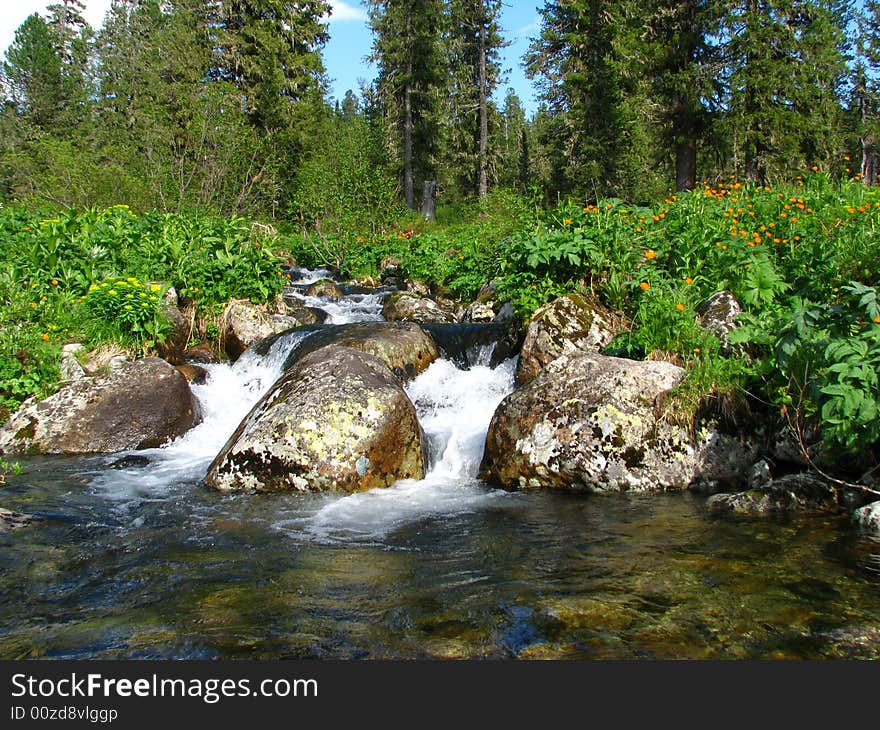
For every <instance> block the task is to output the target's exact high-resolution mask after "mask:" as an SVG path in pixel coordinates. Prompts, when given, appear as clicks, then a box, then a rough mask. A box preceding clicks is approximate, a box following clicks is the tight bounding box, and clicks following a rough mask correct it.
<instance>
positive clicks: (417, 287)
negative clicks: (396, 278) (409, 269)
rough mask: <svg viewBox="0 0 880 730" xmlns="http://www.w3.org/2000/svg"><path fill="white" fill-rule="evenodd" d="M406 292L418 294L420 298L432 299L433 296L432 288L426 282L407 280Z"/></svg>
mask: <svg viewBox="0 0 880 730" xmlns="http://www.w3.org/2000/svg"><path fill="white" fill-rule="evenodd" d="M405 286H406V290H407V291H408V292H410V293H412V294H417V295H418V296H420V297H430V296H431V287H429V286H428V285H427V284H426V283H425V282H424V281H418V280H417V279H407V280H406V282H405Z"/></svg>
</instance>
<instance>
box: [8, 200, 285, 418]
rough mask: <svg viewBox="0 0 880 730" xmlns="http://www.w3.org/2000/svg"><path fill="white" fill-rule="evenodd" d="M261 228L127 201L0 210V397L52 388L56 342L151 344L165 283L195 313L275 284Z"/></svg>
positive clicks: (159, 323)
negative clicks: (147, 209) (43, 210)
mask: <svg viewBox="0 0 880 730" xmlns="http://www.w3.org/2000/svg"><path fill="white" fill-rule="evenodd" d="M261 230H262V231H263V232H264V233H266V235H262V234H261V233H260V230H258V227H256V226H253V225H251V224H249V223H247V222H246V221H244V220H243V219H240V218H218V217H213V216H207V215H202V214H198V213H191V214H188V215H171V214H159V213H153V214H149V215H145V216H138V215H135V214H133V213H132V212H131V211H130V210H129V209H128V208H127V207H126V206H114V207H112V208H108V209H105V210H98V209H85V210H67V211H62V212H57V213H55V214H54V215H47V216H45V217H44V216H41V215H39V214H38V213H35V212H30V211H28V210H26V209H25V208H23V207H17V206H13V207H9V208H3V209H0V257H2V259H3V260H4V262H5V267H4V270H3V271H2V272H0V299H2V301H3V306H2V307H0V333H2V334H0V397H2V405H3V406H4V407H6V408H7V409H12V408H14V407H16V406H17V405H18V404H19V403H20V402H21V401H22V400H24V399H25V398H27V397H29V396H30V395H41V396H42V395H47V394H48V393H49V392H51V390H52V389H53V387H54V386H55V384H56V383H57V381H58V358H59V349H60V345H61V344H63V343H64V342H70V341H74V340H80V341H86V342H89V343H92V344H98V343H100V342H103V341H108V340H112V341H115V342H119V343H121V344H124V345H126V346H132V347H137V348H148V347H150V346H151V345H152V344H153V343H154V342H155V341H156V340H157V339H160V338H161V337H162V336H163V335H164V334H165V332H166V327H167V323H166V322H165V318H164V316H163V315H162V310H161V307H160V295H161V293H162V292H163V291H164V290H165V288H166V287H167V286H168V285H173V286H174V287H176V288H177V290H178V292H180V293H181V294H182V295H183V296H184V297H188V298H189V299H191V300H192V301H193V302H194V303H195V304H196V306H197V307H198V308H199V309H200V310H201V313H202V314H203V315H210V314H211V313H213V312H216V311H217V310H218V309H219V308H220V307H221V306H222V305H223V304H224V303H225V302H226V301H227V300H228V299H230V298H248V299H253V300H255V301H266V300H267V299H269V298H270V297H272V296H274V295H275V294H277V293H278V292H280V291H281V288H282V276H281V272H280V270H279V265H278V264H279V262H278V259H277V257H276V256H275V254H274V253H272V247H273V246H274V245H275V244H276V239H275V235H274V233H271V231H269V230H268V229H265V227H263V229H261ZM140 282H150V284H149V285H147V284H141V283H140ZM153 287H159V288H158V290H157V289H154V288H153ZM110 291H114V292H115V294H112V295H111V294H110V293H109V292H110ZM129 295H130V296H129ZM145 304H146V305H147V306H144V305H145Z"/></svg>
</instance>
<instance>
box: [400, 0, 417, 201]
mask: <svg viewBox="0 0 880 730" xmlns="http://www.w3.org/2000/svg"><path fill="white" fill-rule="evenodd" d="M406 36H407V37H406V40H407V43H409V44H410V51H409V56H408V58H407V61H406V82H405V84H404V87H403V112H404V118H403V194H404V197H405V198H406V205H407V207H408V208H409V209H410V210H415V209H416V196H415V190H414V183H413V149H412V138H413V114H412V77H413V58H412V43H413V37H412V36H413V29H412V7H410V8H409V9H408V10H407V14H406Z"/></svg>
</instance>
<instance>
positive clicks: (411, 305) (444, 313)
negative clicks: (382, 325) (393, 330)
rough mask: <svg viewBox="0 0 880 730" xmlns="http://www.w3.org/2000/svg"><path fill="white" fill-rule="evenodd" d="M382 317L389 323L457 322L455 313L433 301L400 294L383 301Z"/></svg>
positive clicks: (414, 295) (404, 293) (417, 296)
mask: <svg viewBox="0 0 880 730" xmlns="http://www.w3.org/2000/svg"><path fill="white" fill-rule="evenodd" d="M382 316H383V317H384V318H385V319H386V320H388V321H389V322H401V321H402V322H444V323H446V324H451V323H453V322H455V321H457V319H458V318H457V317H456V316H455V312H452V311H450V310H449V309H445V308H443V307H441V306H440V305H439V304H438V303H437V302H435V301H434V300H433V299H429V298H428V297H423V296H420V295H418V294H409V293H406V292H401V293H399V294H392V295H391V296H390V297H388V299H386V300H385V304H384V305H383V307H382Z"/></svg>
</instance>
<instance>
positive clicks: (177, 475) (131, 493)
mask: <svg viewBox="0 0 880 730" xmlns="http://www.w3.org/2000/svg"><path fill="white" fill-rule="evenodd" d="M306 334H307V333H304V332H293V333H291V334H289V335H287V336H286V337H282V338H280V339H278V340H277V341H276V342H275V343H273V345H272V347H271V348H270V350H269V352H268V353H267V354H266V355H265V356H262V357H261V356H259V355H256V354H254V353H252V352H250V351H247V352H245V353H244V354H243V355H242V356H241V357H240V358H239V359H238V361H236V363H235V364H234V365H233V366H231V367H230V366H229V365H226V364H209V365H205V366H204V368H205V369H206V370H207V371H208V377H207V380H206V382H205V383H204V384H202V385H195V384H192V385H191V389H192V392H193V395H194V396H195V397H196V399H197V400H198V401H199V405H200V407H201V410H202V421H201V423H199V424H198V425H197V426H195V427H194V428H191V429H190V430H189V431H187V432H186V433H185V434H184V435H183V436H181V437H180V438H178V439H176V440H174V441H172V442H171V443H169V444H167V445H165V446H163V447H161V448H158V449H145V450H141V451H137V452H132V453H136V454H137V455H138V456H143V457H146V458H147V459H149V462H150V463H149V464H148V465H146V466H144V467H142V468H127V469H105V470H103V471H101V472H100V473H99V474H98V475H97V477H96V478H95V479H93V481H92V485H93V486H94V487H96V488H97V489H98V490H99V491H101V492H103V493H104V494H105V495H106V496H107V497H109V498H110V499H118V500H130V499H133V498H139V499H144V498H161V497H162V496H164V495H165V494H166V493H167V492H168V490H169V488H170V487H171V486H173V485H174V484H178V483H180V482H189V481H197V480H199V479H202V478H203V477H204V476H205V473H206V472H207V469H208V466H209V465H210V463H211V461H212V460H213V459H214V457H215V456H216V455H217V454H218V453H219V452H220V449H221V448H222V447H223V445H224V444H225V443H226V441H227V440H228V439H229V437H230V436H232V434H233V433H234V432H235V429H236V428H238V425H239V423H241V421H242V420H243V419H244V418H245V416H247V414H248V413H249V412H250V410H251V408H253V407H254V405H255V404H256V403H257V401H258V400H260V398H262V397H263V395H264V394H265V393H266V392H267V391H268V390H269V388H271V387H272V385H273V384H274V383H275V381H276V380H278V378H279V377H280V376H281V373H282V367H283V364H284V360H285V358H286V357H287V355H288V354H289V353H290V352H291V350H293V349H294V347H296V345H297V344H298V343H299V342H300V341H301V340H302V339H303V338H304V337H305V336H306ZM118 458H120V455H119V454H116V455H114V457H113V460H116V459H118Z"/></svg>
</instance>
